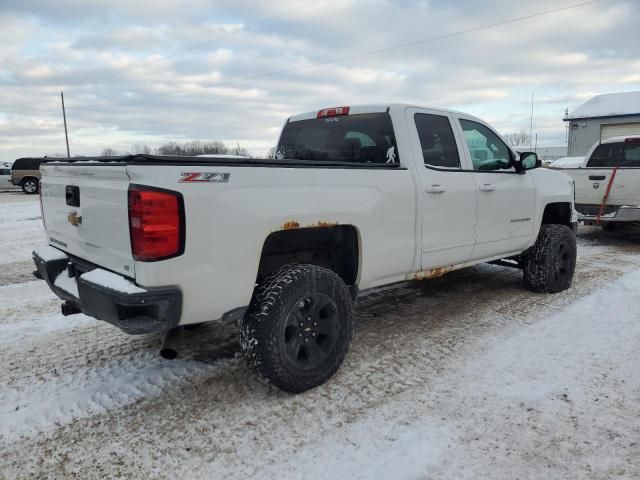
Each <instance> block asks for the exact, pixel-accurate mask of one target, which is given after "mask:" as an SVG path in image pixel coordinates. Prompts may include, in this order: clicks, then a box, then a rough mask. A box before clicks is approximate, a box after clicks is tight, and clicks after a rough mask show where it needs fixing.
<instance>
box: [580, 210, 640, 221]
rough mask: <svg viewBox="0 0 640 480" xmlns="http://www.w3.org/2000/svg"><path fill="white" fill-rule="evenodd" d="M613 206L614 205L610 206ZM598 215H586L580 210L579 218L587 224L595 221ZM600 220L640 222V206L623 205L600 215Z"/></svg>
mask: <svg viewBox="0 0 640 480" xmlns="http://www.w3.org/2000/svg"><path fill="white" fill-rule="evenodd" d="M610 208H612V206H610ZM597 219H598V216H597V215H585V214H584V213H580V212H578V220H580V221H581V222H584V223H586V224H590V223H594V222H595V221H596V220H597ZM600 222H601V223H602V222H640V207H631V206H622V207H616V210H613V211H610V212H609V213H607V214H605V215H602V216H601V217H600Z"/></svg>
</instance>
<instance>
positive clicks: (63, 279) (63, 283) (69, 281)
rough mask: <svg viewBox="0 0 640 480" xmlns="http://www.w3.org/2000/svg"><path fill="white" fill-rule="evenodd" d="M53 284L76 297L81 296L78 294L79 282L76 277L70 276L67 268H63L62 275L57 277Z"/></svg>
mask: <svg viewBox="0 0 640 480" xmlns="http://www.w3.org/2000/svg"><path fill="white" fill-rule="evenodd" d="M53 284H54V285H55V286H56V287H58V288H61V289H62V290H64V291H65V292H67V293H70V294H71V295H73V296H74V297H76V298H80V295H79V294H78V282H76V279H75V277H70V276H69V273H68V272H67V271H66V270H63V271H62V272H61V273H60V275H58V276H57V277H56V280H55V282H53Z"/></svg>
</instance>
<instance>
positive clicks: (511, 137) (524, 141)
mask: <svg viewBox="0 0 640 480" xmlns="http://www.w3.org/2000/svg"><path fill="white" fill-rule="evenodd" d="M503 136H504V138H505V140H506V141H507V142H509V144H510V145H511V146H512V147H520V146H523V145H529V143H530V139H531V136H530V135H529V134H528V133H527V132H526V131H525V130H520V131H519V132H511V133H505V134H504V135H503Z"/></svg>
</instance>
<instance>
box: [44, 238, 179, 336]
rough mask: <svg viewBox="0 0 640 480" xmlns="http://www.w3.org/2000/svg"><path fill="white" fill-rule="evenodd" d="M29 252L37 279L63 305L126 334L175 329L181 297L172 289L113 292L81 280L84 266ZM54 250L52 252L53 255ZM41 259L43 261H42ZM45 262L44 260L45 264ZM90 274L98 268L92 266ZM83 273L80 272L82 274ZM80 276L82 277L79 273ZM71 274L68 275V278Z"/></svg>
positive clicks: (58, 254) (63, 257)
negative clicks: (45, 285)
mask: <svg viewBox="0 0 640 480" xmlns="http://www.w3.org/2000/svg"><path fill="white" fill-rule="evenodd" d="M48 248H49V249H52V250H49V251H48V252H49V253H53V254H44V252H45V251H44V250H40V252H39V251H38V250H35V251H34V252H33V261H34V263H35V265H36V268H37V271H38V276H39V277H41V278H42V279H43V280H44V281H46V282H47V285H49V288H51V290H52V291H53V293H55V294H56V295H57V296H58V297H60V298H61V299H62V300H64V301H65V302H68V303H70V304H71V305H72V306H74V307H75V308H77V309H78V310H80V311H81V312H82V313H84V314H86V315H88V316H90V317H94V318H97V319H98V320H103V321H105V322H108V323H110V324H112V325H115V326H116V327H118V328H120V329H121V330H122V331H124V332H126V333H130V334H134V335H136V334H143V333H154V332H163V331H166V330H168V329H170V328H173V327H175V326H177V325H178V323H179V322H180V314H181V311H182V293H181V292H180V290H179V289H177V288H174V287H167V288H154V289H152V290H145V289H141V288H138V287H135V285H133V283H131V282H129V281H128V280H126V279H125V277H120V279H122V280H125V281H126V282H128V283H131V285H133V286H134V289H135V290H141V291H136V292H135V293H130V292H126V291H120V290H116V289H115V288H113V287H112V286H109V285H104V284H99V283H96V282H93V281H89V280H87V279H85V278H83V274H84V273H85V272H86V271H87V264H86V263H85V262H82V267H81V268H82V270H80V269H79V267H80V263H79V262H78V263H76V261H75V260H74V259H73V258H72V257H69V256H68V255H66V254H65V253H63V252H61V251H59V250H57V249H53V247H48ZM54 250H55V252H53V251H54ZM43 257H44V258H43ZM45 258H46V260H45ZM92 267H93V268H91V267H89V268H90V270H93V269H96V268H98V267H97V266H95V265H93V266H92ZM83 270H84V271H83ZM81 272H82V273H81ZM70 274H71V275H70ZM110 275H115V274H110Z"/></svg>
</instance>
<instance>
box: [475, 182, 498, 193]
mask: <svg viewBox="0 0 640 480" xmlns="http://www.w3.org/2000/svg"><path fill="white" fill-rule="evenodd" d="M495 189H496V187H494V186H493V185H491V184H490V183H485V184H484V185H480V188H479V190H480V191H481V192H493V191H494V190H495Z"/></svg>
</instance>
